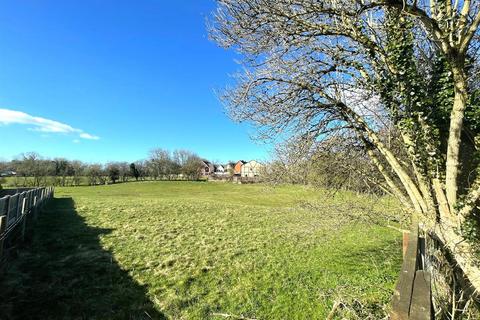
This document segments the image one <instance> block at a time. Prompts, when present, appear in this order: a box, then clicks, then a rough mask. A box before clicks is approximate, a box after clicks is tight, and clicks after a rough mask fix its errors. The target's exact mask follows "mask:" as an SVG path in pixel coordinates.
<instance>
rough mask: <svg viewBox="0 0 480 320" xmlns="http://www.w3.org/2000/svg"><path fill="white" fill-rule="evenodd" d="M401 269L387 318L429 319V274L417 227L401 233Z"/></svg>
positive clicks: (430, 317)
mask: <svg viewBox="0 0 480 320" xmlns="http://www.w3.org/2000/svg"><path fill="white" fill-rule="evenodd" d="M403 239H404V240H403V241H404V256H403V264H402V271H401V273H400V276H399V278H398V281H397V285H396V287H395V292H394V294H393V298H392V311H391V313H390V319H391V320H414V319H415V320H431V319H433V312H432V296H431V277H430V273H429V272H428V271H426V270H425V269H426V265H425V264H426V259H425V257H426V255H425V250H426V246H425V238H423V237H419V235H418V226H417V227H415V228H414V229H412V231H411V232H410V233H409V234H404V237H403Z"/></svg>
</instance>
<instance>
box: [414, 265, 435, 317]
mask: <svg viewBox="0 0 480 320" xmlns="http://www.w3.org/2000/svg"><path fill="white" fill-rule="evenodd" d="M430 281H431V280H430V273H429V272H426V271H423V270H418V271H417V272H416V273H415V281H414V284H413V294H412V304H411V306H410V319H411V320H431V317H432V301H431V287H430Z"/></svg>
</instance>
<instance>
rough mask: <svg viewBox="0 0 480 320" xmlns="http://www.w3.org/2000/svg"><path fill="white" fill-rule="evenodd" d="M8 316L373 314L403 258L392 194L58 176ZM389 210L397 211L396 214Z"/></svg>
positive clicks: (8, 284) (381, 311) (16, 276)
mask: <svg viewBox="0 0 480 320" xmlns="http://www.w3.org/2000/svg"><path fill="white" fill-rule="evenodd" d="M56 197H57V198H56V199H54V200H52V201H51V202H50V204H49V205H48V206H47V208H46V210H45V212H44V213H43V215H42V217H41V219H38V221H37V225H36V226H35V233H34V236H33V239H32V240H31V243H30V244H28V245H27V246H24V247H22V248H20V249H19V250H18V256H17V257H15V258H14V259H12V260H11V261H10V262H9V264H8V266H7V268H6V270H5V274H4V276H3V277H2V280H1V284H0V286H1V288H2V290H1V292H0V298H1V299H0V305H1V308H0V313H1V314H0V318H2V319H5V318H9V317H10V318H16V319H26V318H37V319H81V318H83V319H163V318H169V319H170V318H171V319H224V318H228V317H230V318H231V319H246V318H255V319H325V318H326V317H327V315H328V314H329V313H330V312H331V310H332V306H333V305H334V304H335V302H341V303H340V304H339V303H337V305H340V307H339V308H338V309H337V311H336V313H335V314H332V319H336V318H340V317H342V316H343V317H346V318H352V319H355V318H357V319H367V318H368V317H369V316H370V317H371V319H379V318H381V317H383V316H384V315H385V314H386V312H387V309H388V308H389V306H388V305H389V303H390V300H391V296H392V292H393V288H394V285H395V281H396V279H397V278H398V273H399V270H400V265H401V260H402V253H401V234H400V233H399V232H398V231H395V230H394V229H393V228H389V227H388V226H387V225H393V226H395V222H394V221H392V219H395V218H398V217H397V215H399V213H398V212H397V209H396V205H395V203H394V202H392V201H390V200H388V199H373V198H366V197H359V196H356V195H353V194H349V193H337V194H335V195H334V196H332V195H331V194H330V195H329V194H327V193H326V192H320V191H318V190H317V191H315V190H311V189H307V188H302V187H293V186H288V187H287V186H286V187H278V188H274V189H273V188H271V187H267V186H264V185H234V184H215V183H194V182H145V183H131V184H119V185H110V186H97V187H81V188H57V189H56ZM389 219H390V220H389Z"/></svg>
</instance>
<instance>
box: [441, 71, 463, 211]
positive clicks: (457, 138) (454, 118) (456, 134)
mask: <svg viewBox="0 0 480 320" xmlns="http://www.w3.org/2000/svg"><path fill="white" fill-rule="evenodd" d="M452 71H453V79H454V82H455V86H454V101H453V109H452V112H451V115H450V130H449V136H448V149H447V163H446V175H445V190H446V195H447V199H448V204H449V206H450V211H451V212H454V211H455V210H454V205H455V203H456V202H457V196H458V175H459V172H460V142H461V133H462V128H463V119H464V114H465V108H466V106H467V77H466V74H465V71H464V68H463V64H461V63H457V64H456V65H454V66H453V67H452Z"/></svg>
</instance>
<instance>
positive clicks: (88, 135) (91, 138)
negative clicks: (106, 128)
mask: <svg viewBox="0 0 480 320" xmlns="http://www.w3.org/2000/svg"><path fill="white" fill-rule="evenodd" d="M80 138H83V139H88V140H98V139H100V137H97V136H94V135H92V134H89V133H85V132H82V133H80Z"/></svg>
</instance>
